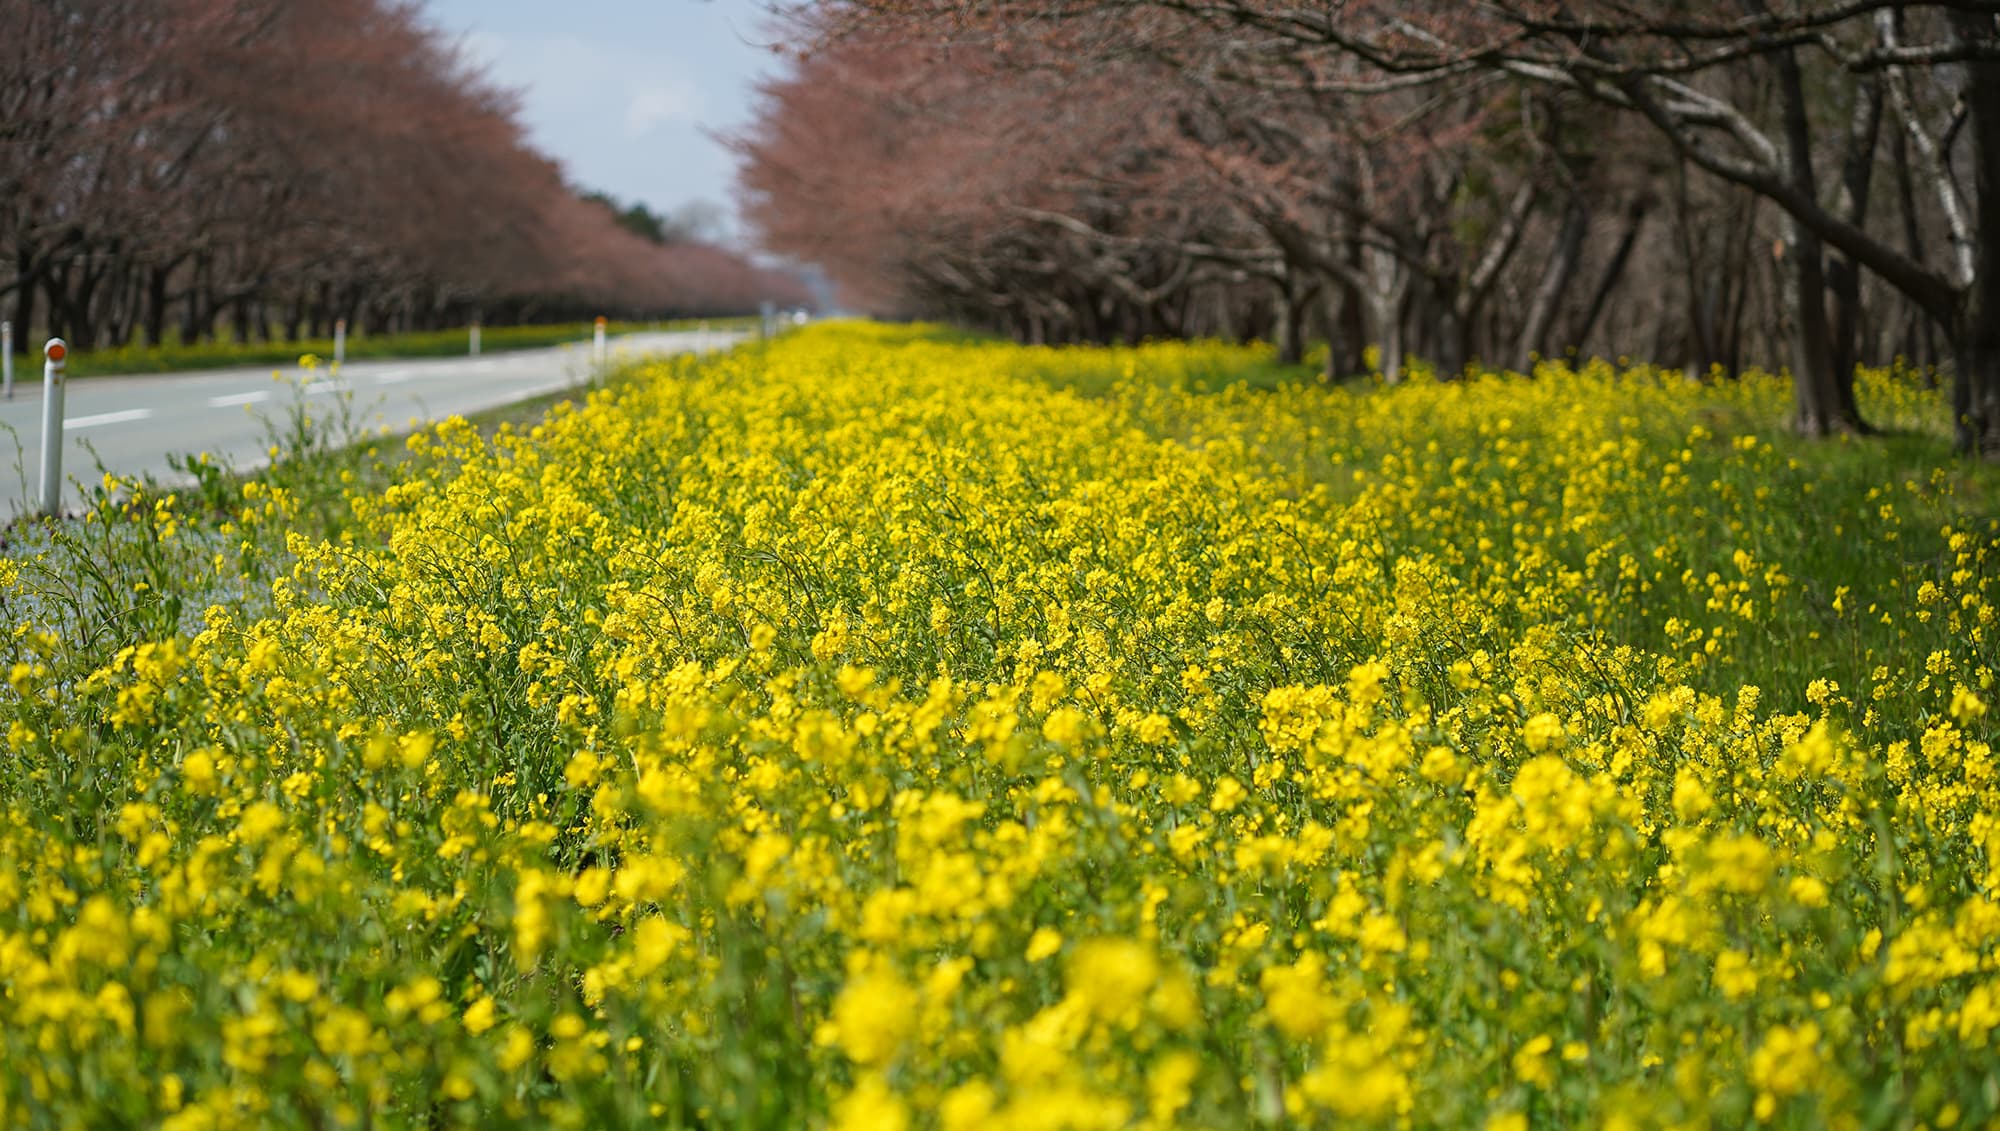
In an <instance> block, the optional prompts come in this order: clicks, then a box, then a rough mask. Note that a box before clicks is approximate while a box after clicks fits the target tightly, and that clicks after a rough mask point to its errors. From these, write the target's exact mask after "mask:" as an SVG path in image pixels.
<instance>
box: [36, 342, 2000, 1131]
mask: <svg viewBox="0 0 2000 1131" xmlns="http://www.w3.org/2000/svg"><path fill="white" fill-rule="evenodd" d="M1271 372H1274V371H1273V370H1272V368H1271V366H1270V364H1269V362H1268V360H1267V359H1266V358H1265V357H1264V356H1263V355H1261V354H1257V353H1255V352H1253V351H1249V350H1244V349H1238V348H1235V347H1225V346H1220V345H1159V346H1149V347H1144V348H1140V349H1128V350H1074V351H1048V350H1026V349H1019V348H1015V347H1011V346H1001V345H995V344H988V343H977V342H965V341H959V340H955V339H951V338H949V337H947V336H945V335H943V334H940V333H935V332H929V331H924V330H912V329H888V328H877V327H867V326H845V327H839V326H836V327H830V328H816V329H812V330H807V331H801V332H798V333H796V334H793V335H791V336H788V337H786V338H783V339H780V340H779V341H777V342H775V343H773V344H771V345H770V346H768V347H764V348H761V349H750V350H745V351H740V352H739V353H737V354H734V355H731V356H729V357H726V358H722V359H720V360H711V361H708V362H703V363H697V362H692V361H679V362H673V363H661V364H659V365H656V366H654V367H652V368H650V369H648V370H646V371H644V372H641V373H639V374H637V375H635V376H633V377H632V378H631V379H629V380H626V381H624V382H622V383H620V384H617V385H615V386H613V387H611V388H609V389H607V390H604V391H600V392H597V393H594V394H593V395H591V396H590V397H589V399H588V401H587V403H584V404H581V405H578V406H574V407H565V408H559V409H558V410H556V411H555V412H554V413H553V414H551V415H550V416H549V418H548V419H547V420H545V421H544V422H542V423H540V424H538V425H535V426H533V427H532V428H527V429H513V428H503V429H501V430H500V431H499V432H498V433H497V434H496V435H493V436H490V437H488V436H482V434H481V433H480V432H479V431H478V430H476V429H474V428H473V427H471V426H469V425H465V424H463V423H462V422H461V423H455V424H448V425H445V426H441V427H439V428H437V429H434V430H432V431H429V432H426V433H420V434H418V435H417V436H415V437H413V438H412V439H411V440H410V442H409V444H408V450H407V451H402V452H389V451H386V450H384V451H376V450H375V449H373V448H363V449H357V450H356V451H355V452H353V453H349V454H344V455H342V454H336V455H332V456H320V457H315V458H317V459H318V460H319V461H320V462H317V463H312V462H311V461H306V462H304V463H300V464H298V465H296V466H294V465H291V464H287V463H285V462H283V461H281V463H280V465H279V466H278V467H276V468H274V470H273V471H272V472H271V473H270V474H269V475H268V476H265V477H263V478H260V479H255V480H249V481H241V482H239V481H236V480H232V479H228V478H227V477H224V476H220V475H218V474H214V473H212V472H205V471H202V470H201V469H199V468H197V469H196V470H197V480H198V482H197V483H196V485H195V486H193V487H189V488H186V489H184V490H182V491H180V492H178V493H176V494H171V495H169V494H166V493H163V492H162V491H159V490H155V489H149V488H147V487H145V486H143V485H140V486H136V487H135V486H133V485H118V484H112V485H109V486H108V487H107V489H106V490H105V491H104V492H102V493H101V494H100V497H99V498H100V501H99V503H98V505H97V507H96V509H95V510H94V511H93V512H92V513H91V514H90V515H89V516H88V517H87V518H86V519H85V520H84V521H82V522H80V523H78V524H75V526H74V528H73V529H72V530H70V531H69V532H66V533H58V534H55V535H50V536H49V537H50V538H51V539H53V540H52V541H48V542H45V543H41V544H37V545H36V546H33V547H28V548H25V549H24V548H23V547H24V546H26V543H21V544H19V545H17V546H16V549H15V551H14V552H15V557H14V558H12V559H11V560H8V561H5V562H0V597H4V600H5V608H6V610H7V612H8V615H9V617H10V618H11V621H12V622H13V623H14V624H15V627H14V628H13V630H12V632H11V634H10V636H9V637H8V641H7V645H6V647H7V649H8V652H7V655H6V656H5V657H4V659H0V662H4V663H5V664H7V665H8V667H9V671H10V676H9V680H10V684H11V692H9V693H7V694H6V695H5V697H4V703H0V707H4V714H5V717H6V720H7V727H8V731H7V747H8V749H7V751H6V753H5V755H4V757H0V1123H5V1124H7V1125H10V1126H45V1127H108V1126H139V1125H149V1126H160V1127H165V1128H174V1129H193V1128H214V1127H233V1126H245V1125H286V1126H313V1127H346V1126H371V1127H376V1126H380V1127H404V1126H425V1127H436V1126H446V1125H464V1126H481V1127H495V1126H510V1125H518V1126H564V1127H615V1126H635V1125H647V1126H701V1127H779V1126H802V1125H804V1126H830V1127H839V1128H883V1129H898V1128H929V1127H944V1128H952V1129H961V1128H1020V1129H1030V1128H1049V1129H1054V1128H1076V1129H1086V1128H1107V1129H1109V1128H1127V1127H1151V1128H1165V1127H1212V1128H1241V1127H1251V1126H1287V1127H1292V1126H1296V1127H1310V1126H1327V1127H1331V1126H1377V1127H1489V1128H1526V1127H1530V1126H1534V1127H1543V1126H1546V1127H1570V1126H1602V1127H1620V1128H1652V1127H1709V1126H1712V1127H1733V1126H1743V1125H1748V1124H1752V1123H1760V1124H1766V1125H1771V1126H1786V1127H1817V1126H1846V1127H1906V1126H1928V1127H1940V1128H1941V1127H1950V1126H1956V1125H1966V1126H1982V1125H1990V1124H1991V1123H1992V1122H1993V1121H1994V1120H1995V1119H1996V1118H2000V1055H1996V1053H1995V1051H1994V1049H1993V1048H1992V1044H1993V1041H1994V1038H1995V1029H1996V1027H2000V769H1997V768H1996V765H1995V755H1994V745H1995V743H1996V741H2000V727H1996V722H2000V713H1996V712H1995V711H1994V709H1993V706H1994V704H1995V701H1996V698H2000V689H1996V688H1995V686H1994V664H1995V655H1996V653H2000V647H1996V634H2000V624H1996V623H1995V621H1996V609H2000V521H1996V520H1995V519H1994V518H1993V517H1992V513H1993V511H1992V506H1991V502H1992V500H1993V498H1995V493H1994V479H1993V477H1992V476H1991V475H1990V474H1988V473H1987V472H1984V471H1979V470H1967V469H1964V468H1959V467H1954V466H1951V465H1950V464H1949V463H1948V462H1946V461H1944V459H1943V458H1942V455H1941V452H1942V446H1941V445H1939V446H1936V447H1932V446H1928V441H1927V440H1925V438H1924V437H1922V436H1919V435H1916V434H1915V433H1914V431H1912V430H1913V429H1915V427H1916V426H1915V424H1913V423H1908V422H1914V421H1919V420H1926V419H1934V418H1935V417H1936V416H1937V415H1938V409H1937V407H1936V404H1935V396H1934V394H1931V393H1929V392H1926V391H1925V390H1924V389H1923V388H1922V387H1921V385H1920V384H1919V383H1915V382H1912V381H1909V380H1906V379H1904V378H1903V377H1901V376H1898V375H1893V374H1872V375H1869V377H1868V378H1867V380H1866V381H1865V382H1864V390H1863V392H1864V395H1865V398H1866V399H1865V401H1864V407H1865V408H1866V409H1867V410H1868V411H1869V412H1870V414H1871V415H1872V416H1873V418H1875V419H1877V420H1878V421H1882V422H1884V423H1886V424H1888V425H1890V426H1891V427H1892V428H1895V427H1902V428H1904V430H1905V434H1903V435H1901V436H1898V437H1892V438H1891V439H1889V440H1881V441H1867V442H1862V443H1853V444H1822V445H1819V446H1805V445H1800V444H1797V443H1794V442H1792V441H1790V440H1789V439H1787V438H1785V437H1784V436H1783V434H1782V414H1783V408H1784V405H1785V402H1786V399H1787V393H1786V390H1785V388H1784V386H1783V385H1782V384H1781V383H1780V382H1779V381H1777V380H1775V379H1771V378H1762V377H1751V378H1746V379H1744V380H1742V381H1740V382H1729V383H1719V384H1714V385H1695V384H1691V383H1688V382H1687V381H1685V380H1683V379H1682V378H1681V377H1680V375H1679V374H1677V373H1675V374H1671V375H1666V374H1661V373H1657V372H1654V371H1651V370H1647V369H1645V368H1643V367H1641V368H1634V369H1629V370H1614V369H1612V368H1611V367H1609V366H1604V365H1591V366H1585V367H1581V368H1578V369H1572V368H1569V367H1566V366H1560V365H1553V364H1551V365H1545V366H1543V367H1542V369H1541V370H1540V371H1539V372H1538V373H1537V374H1536V376H1535V377H1534V378H1533V379H1529V378H1524V377H1509V376H1500V375H1488V376H1484V377H1481V378H1479V379H1476V380H1471V381H1464V382H1456V383H1450V384H1439V383H1431V382H1425V383H1420V384H1413V385H1409V386H1402V387H1396V388H1381V387H1360V388H1324V387H1320V386H1316V385H1312V384H1309V383H1300V382H1291V381H1265V382H1260V381H1256V380H1252V381H1248V382H1245V381H1240V380H1236V379H1235V378H1237V377H1239V376H1241V375H1244V374H1250V375H1253V376H1255V375H1258V374H1266V375H1268V374H1269V373H1271ZM1264 385H1270V386H1272V387H1262V386H1264ZM330 460H333V461H338V460H345V461H347V462H345V463H337V462H334V463H330V462H327V461H330ZM314 468H318V469H319V470H318V471H314V470H313V469H314ZM1912 468H1917V469H1918V470H1914V471H1913V470H1911V469H1912ZM328 469H332V470H328ZM31 550H32V552H30V551H31Z"/></svg>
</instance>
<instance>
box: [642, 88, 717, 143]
mask: <svg viewBox="0 0 2000 1131" xmlns="http://www.w3.org/2000/svg"><path fill="white" fill-rule="evenodd" d="M705 109H706V102H705V100H704V99H703V98H702V96H701V92H700V91H699V90H697V89H695V87H694V86H693V84H691V83H687V82H676V83H672V84H658V83H655V84H651V85H648V86H644V87H639V88H637V89H634V90H632V91H631V93H630V95H629V97H628V98H627V100H626V103H625V133H626V135H627V136H628V137H640V136H642V135H644V134H647V133H650V132H652V130H653V129H654V127H656V126H664V125H672V124H674V123H676V122H699V121H700V120H701V116H702V113H703V111H704V110H705Z"/></svg>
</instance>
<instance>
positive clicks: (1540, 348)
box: [1514, 193, 1630, 373]
mask: <svg viewBox="0 0 2000 1131" xmlns="http://www.w3.org/2000/svg"><path fill="white" fill-rule="evenodd" d="M1589 231H1590V210H1589V209H1588V208H1585V207H1584V204H1583V198H1582V196H1581V195H1580V194H1576V193H1572V194H1571V195H1570V198H1569V202H1568V203H1567V204H1565V205H1564V206H1563V218H1562V229H1561V231H1560V232H1559V233H1558V234H1557V236H1556V246H1555V254H1554V255H1553V256H1551V257H1550V259H1549V264H1548V266H1547V267H1546V268H1544V269H1543V271H1542V278H1541V281H1540V282H1538V283H1537V284H1536V285H1535V294H1534V297H1533V298H1531V299H1529V300H1528V317H1527V320H1526V321H1525V322H1523V323H1522V325H1521V337H1520V339H1519V340H1518V342H1517V343H1516V345H1515V347H1514V356H1515V358H1516V361H1515V364H1516V365H1517V366H1518V367H1519V368H1520V370H1521V372H1523V373H1526V372H1529V371H1530V370H1532V369H1533V367H1534V364H1535V358H1537V357H1547V356H1548V353H1549V328H1550V327H1551V326H1552V325H1554V324H1555V318H1556V308H1557V307H1559V306H1560V305H1561V304H1562V298H1563V295H1564V294H1565V293H1567V292H1568V290H1569V284H1570V280H1571V279H1573V278H1575V277H1576V265H1577V261H1578V260H1579V259H1580V258H1581V257H1582V255H1583V238H1584V236H1585V235H1586V234H1588V233H1589ZM1629 250H1630V249H1629V248H1621V249H1620V254H1619V255H1618V256H1616V257H1614V259H1622V257H1623V255H1624V254H1625V253H1626V252H1628V251H1629ZM1622 268H1623V265H1622V263H1621V264H1619V268H1618V269H1621V270H1622ZM1600 293H1601V288H1600Z"/></svg>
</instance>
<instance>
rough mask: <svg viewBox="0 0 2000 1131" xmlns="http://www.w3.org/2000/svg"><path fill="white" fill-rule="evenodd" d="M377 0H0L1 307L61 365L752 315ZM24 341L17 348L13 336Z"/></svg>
mask: <svg viewBox="0 0 2000 1131" xmlns="http://www.w3.org/2000/svg"><path fill="white" fill-rule="evenodd" d="M795 291H796V286H795V285H794V284H791V283H790V282H788V281H785V280H780V279H774V278H770V277H767V275H766V273H765V272H763V271H761V270H759V269H758V268H756V267H755V266H753V265H752V264H750V263H748V262H746V261H745V260H743V259H742V258H741V257H739V256H736V255H734V254H731V253H729V252H726V251H723V250H721V249H719V248H716V247H712V246H705V245H701V244H693V243H682V244H675V245H662V244H657V243H654V242H650V241H648V240H646V239H644V238H641V236H639V235H636V234H634V233H633V232H631V231H629V230H628V229H627V228H626V227H622V226H620V224H619V223H618V222H617V218H616V215H615V214H614V213H613V212H612V211H611V210H610V209H609V208H607V207H606V206H605V205H604V204H603V203H602V202H601V201H587V200H583V199H581V198H579V197H578V196H577V195H576V194H575V193H574V192H572V191H571V190H570V188H568V187H567V186H566V185H565V184H564V181H563V178H562V176H561V173H560V171H559V170H558V169H557V168H556V167H555V166H554V165H553V164H551V163H550V162H549V161H548V160H547V159H545V158H544V157H542V156H541V155H539V154H538V153H536V152H535V151H534V150H533V149H532V148H531V147H530V146H529V145H528V144H527V143H526V141H525V140H524V136H523V132H522V129H521V126H520V125H519V123H518V121H517V120H516V115H515V107H514V105H513V102H512V100H511V97H510V96H509V95H508V94H507V93H506V92H503V91H501V90H498V89H496V88H494V87H493V86H492V85H491V84H489V83H488V82H486V81H484V80H483V79H482V77H481V76H480V74H479V73H478V72H477V70H476V69H474V68H472V67H470V66H469V65H468V64H467V63H466V61H465V60H464V59H463V58H461V57H460V55H459V54H458V52H457V51H456V49H455V47H454V45H453V44H452V43H450V42H449V41H447V40H445V39H443V38H442V37H441V36H440V34H439V33H438V32H436V31H435V30H433V29H431V28H430V27H428V26H427V25H426V24H425V22H424V21H423V19H422V17H421V13H420V12H419V11H418V10H417V8H416V6H415V5H414V4H411V3H401V2H397V0H0V313H4V315H5V316H6V317H8V318H10V319H11V320H12V321H13V323H14V325H15V326H16V327H17V329H21V328H26V329H32V330H36V331H40V330H44V329H45V330H47V331H49V332H51V333H56V334H61V335H64V336H67V337H68V338H70V339H71V340H72V342H73V343H74V344H75V345H77V346H79V347H84V348H88V347H91V346H94V345H120V344H124V343H127V342H131V341H146V342H155V343H157V342H161V341H163V340H172V339H174V338H175V337H178V338H179V339H181V340H184V341H195V340H204V339H208V338H210V337H213V336H215V335H216V334H218V333H233V334H235V335H237V336H238V337H240V338H243V339H246V340H247V339H253V338H259V339H268V338H271V337H273V336H277V335H285V336H291V337H297V336H299V335H300V334H302V333H312V334H316V335H324V334H326V333H329V332H330V330H331V326H332V323H333V321H334V319H336V318H347V319H349V320H350V322H353V323H355V324H356V326H357V328H364V329H370V330H401V329H423V328H429V327H435V326H440V325H447V324H454V323H459V324H462V323H464V322H465V321H468V320H470V319H473V318H477V317H484V318H485V319H486V320H487V321H489V322H503V321H524V320H548V319H557V318H568V317H577V316H583V315H589V314H596V313H608V314H618V315H629V316H641V315H645V316H663V315H673V314H710V313H724V312H741V311H745V310H754V309H755V308H756V306H757V304H758V302H759V301H760V300H762V299H765V298H779V297H791V296H792V295H793V293H794V292H795ZM16 337H17V341H21V342H25V341H26V340H27V338H28V337H29V335H28V334H26V333H20V334H17V336H16Z"/></svg>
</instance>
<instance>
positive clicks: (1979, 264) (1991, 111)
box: [1950, 12, 2000, 459]
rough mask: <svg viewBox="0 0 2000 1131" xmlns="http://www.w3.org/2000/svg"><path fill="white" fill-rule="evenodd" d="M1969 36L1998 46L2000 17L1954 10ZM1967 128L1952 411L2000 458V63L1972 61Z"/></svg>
mask: <svg viewBox="0 0 2000 1131" xmlns="http://www.w3.org/2000/svg"><path fill="white" fill-rule="evenodd" d="M1950 19H1951V24H1952V31H1953V33H1954V34H1955V35H1956V36H1957V37H1958V38H1959V40H1960V41H1961V42H1964V43H1967V44H1974V43H1978V44H1982V45H1985V46H1989V47H1990V46H1991V45H1992V44H1993V43H1994V41H1995V39H1996V38H2000V36H1996V35H1995V33H1994V26H1993V17H1992V16H1982V15H1974V14H1971V13H1968V12H1953V13H1952V14H1951V16H1950ZM1965 72H1966V84H1965V92H1964V98H1965V105H1966V110H1967V120H1966V135H1967V140H1968V141H1969V142H1970V143H1971V150H1972V154H1971V156H1972V162H1971V164H1972V202H1973V209H1974V216H1973V225H1972V231H1973V238H1974V239H1975V240H1976V241H1977V242H1976V243H1975V245H1974V247H1973V263H1972V279H1971V280H1970V283H1969V285H1968V286H1967V287H1966V289H1965V294H1964V296H1963V297H1962V298H1961V299H1960V302H1959V312H1958V320H1957V325H1956V326H1955V327H1954V330H1955V333H1954V334H1953V335H1952V337H1953V339H1954V341H1953V349H1952V353H1953V360H1954V361H1956V362H1957V367H1958V373H1957V374H1956V376H1955V379H1954V382H1953V385H1952V412H1953V415H1954V416H1955V417H1956V420H1957V434H1958V448H1959V451H1960V452H1961V453H1962V454H1965V455H1979V456H1984V457H1986V458H1988V459H2000V168H1996V166H2000V62H1993V61H1991V60H1990V59H1989V60H1981V61H1975V62H1971V63H1967V64H1966V65H1965Z"/></svg>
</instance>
